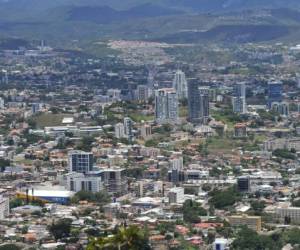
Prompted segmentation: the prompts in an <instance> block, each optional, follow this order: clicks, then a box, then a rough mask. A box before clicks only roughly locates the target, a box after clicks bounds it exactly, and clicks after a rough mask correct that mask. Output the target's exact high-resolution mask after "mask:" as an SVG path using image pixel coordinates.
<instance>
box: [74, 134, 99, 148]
mask: <svg viewBox="0 0 300 250" xmlns="http://www.w3.org/2000/svg"><path fill="white" fill-rule="evenodd" d="M94 142H95V139H94V138H93V137H91V136H85V137H83V138H82V139H81V141H80V142H79V144H78V145H77V147H76V149H78V150H82V151H86V152H89V151H91V150H92V144H93V143H94Z"/></svg>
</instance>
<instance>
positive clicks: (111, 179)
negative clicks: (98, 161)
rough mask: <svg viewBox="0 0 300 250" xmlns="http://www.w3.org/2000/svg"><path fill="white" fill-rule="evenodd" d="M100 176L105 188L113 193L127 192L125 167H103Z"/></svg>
mask: <svg viewBox="0 0 300 250" xmlns="http://www.w3.org/2000/svg"><path fill="white" fill-rule="evenodd" d="M101 177H102V180H103V183H104V186H105V188H106V190H107V191H108V192H109V193H113V194H125V193H126V192H127V189H128V187H127V179H126V177H125V169H122V168H116V167H115V168H105V169H102V170H101Z"/></svg>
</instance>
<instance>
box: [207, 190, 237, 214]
mask: <svg viewBox="0 0 300 250" xmlns="http://www.w3.org/2000/svg"><path fill="white" fill-rule="evenodd" d="M209 194H210V196H212V197H211V199H210V200H209V202H210V203H211V204H212V205H213V206H214V207H215V208H218V209H224V208H225V207H228V206H232V205H234V203H235V202H237V201H239V200H240V199H241V197H240V194H239V193H238V192H237V191H236V187H235V186H233V187H230V188H228V189H226V190H218V189H215V190H213V191H212V192H210V193H209Z"/></svg>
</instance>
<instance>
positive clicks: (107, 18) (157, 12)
mask: <svg viewBox="0 0 300 250" xmlns="http://www.w3.org/2000/svg"><path fill="white" fill-rule="evenodd" d="M182 13H183V12H181V11H178V10H172V9H167V8H163V7H160V6H156V5H153V4H143V5H139V6H136V7H133V8H131V9H129V10H123V11H118V10H114V9H112V8H110V7H108V6H103V7H100V6H99V7H91V6H82V7H73V8H72V9H71V10H70V12H69V18H68V20H69V21H89V22H96V23H101V24H108V23H111V22H121V21H128V20H131V19H136V18H150V17H159V16H168V15H178V14H182Z"/></svg>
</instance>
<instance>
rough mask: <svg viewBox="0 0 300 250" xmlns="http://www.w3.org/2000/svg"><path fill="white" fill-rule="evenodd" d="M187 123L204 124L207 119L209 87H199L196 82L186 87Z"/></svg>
mask: <svg viewBox="0 0 300 250" xmlns="http://www.w3.org/2000/svg"><path fill="white" fill-rule="evenodd" d="M188 106H189V121H190V122H192V123H195V124H205V123H207V121H208V118H209V87H200V86H199V85H198V83H197V82H196V81H191V82H190V83H189V85H188Z"/></svg>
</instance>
